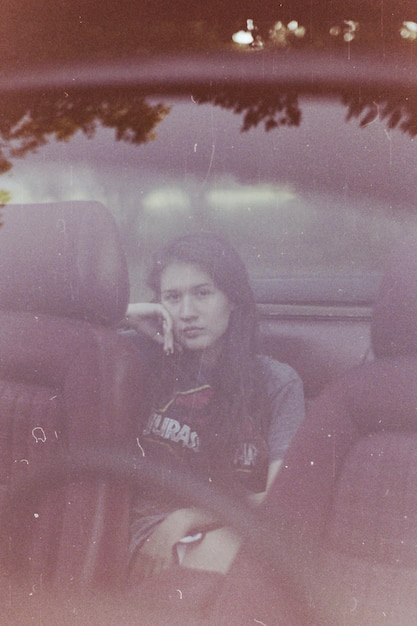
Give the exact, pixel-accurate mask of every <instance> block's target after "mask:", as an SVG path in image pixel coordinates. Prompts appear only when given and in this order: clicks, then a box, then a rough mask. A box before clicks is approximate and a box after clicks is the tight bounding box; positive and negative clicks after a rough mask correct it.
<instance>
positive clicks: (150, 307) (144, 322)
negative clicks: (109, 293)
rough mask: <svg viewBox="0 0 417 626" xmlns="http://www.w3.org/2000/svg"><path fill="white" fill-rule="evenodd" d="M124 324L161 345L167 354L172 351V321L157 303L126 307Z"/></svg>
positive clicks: (136, 304) (140, 303) (141, 303)
mask: <svg viewBox="0 0 417 626" xmlns="http://www.w3.org/2000/svg"><path fill="white" fill-rule="evenodd" d="M124 323H125V325H126V326H127V327H128V328H132V329H133V330H136V331H137V332H140V333H143V334H145V335H147V336H148V337H150V338H151V339H153V340H154V341H156V342H157V343H159V344H161V345H163V347H164V350H165V352H166V353H167V354H171V353H172V352H173V351H174V333H173V324H172V319H171V316H170V314H169V313H168V311H167V310H166V309H165V308H164V307H163V306H162V304H159V303H158V302H136V303H134V304H129V306H128V307H127V311H126V315H125V318H124Z"/></svg>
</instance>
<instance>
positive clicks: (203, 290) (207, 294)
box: [197, 287, 211, 298]
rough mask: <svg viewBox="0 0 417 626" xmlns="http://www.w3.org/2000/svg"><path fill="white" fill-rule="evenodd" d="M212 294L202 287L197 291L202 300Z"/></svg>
mask: <svg viewBox="0 0 417 626" xmlns="http://www.w3.org/2000/svg"><path fill="white" fill-rule="evenodd" d="M210 293H211V291H210V289H208V288H207V287H201V288H200V289H199V290H198V291H197V295H198V296H199V297H200V298H205V297H206V296H209V295H210Z"/></svg>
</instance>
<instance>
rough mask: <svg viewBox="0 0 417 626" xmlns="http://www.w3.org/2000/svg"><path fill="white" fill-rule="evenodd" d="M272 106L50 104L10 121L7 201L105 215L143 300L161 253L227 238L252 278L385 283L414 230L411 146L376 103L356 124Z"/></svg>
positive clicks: (344, 108) (332, 106)
mask: <svg viewBox="0 0 417 626" xmlns="http://www.w3.org/2000/svg"><path fill="white" fill-rule="evenodd" d="M96 98H97V96H96ZM207 100H211V101H207ZM213 101H214V104H213ZM87 103H88V104H87ZM267 105H268V106H266V105H265V106H264V108H262V103H261V104H253V103H250V102H249V103H248V104H246V103H243V104H242V105H241V106H239V105H236V102H235V101H233V99H231V98H229V99H228V98H227V97H218V98H217V99H216V98H213V97H212V98H207V97H201V96H200V97H199V96H197V95H193V94H189V96H187V97H184V98H181V99H179V98H172V97H167V96H159V97H146V98H144V97H141V96H140V94H139V95H137V94H135V96H132V95H130V96H129V98H123V97H122V96H119V97H114V98H113V99H106V98H104V97H98V99H96V101H94V99H91V98H90V99H89V98H88V94H85V95H83V97H80V98H79V99H78V100H77V99H76V98H75V99H71V97H70V96H69V95H68V94H64V96H63V97H62V96H60V99H57V101H56V102H54V101H53V100H52V101H51V103H50V104H49V105H48V104H47V101H46V100H45V99H44V98H42V99H41V100H40V101H39V102H38V103H37V105H36V106H34V107H32V108H31V109H26V108H25V106H24V105H22V106H21V111H18V113H16V112H15V110H14V118H13V119H11V118H12V116H11V114H10V115H9V118H7V117H5V118H4V120H3V127H2V130H3V133H2V134H3V138H5V139H6V140H8V141H5V142H4V143H3V170H7V171H5V172H4V173H3V175H2V179H1V181H0V189H1V194H2V197H3V199H5V200H7V201H10V202H11V203H18V204H19V203H40V202H55V201H61V200H99V201H101V202H102V203H103V204H104V205H106V206H107V207H108V208H109V209H110V210H111V211H112V212H113V214H114V215H115V217H116V219H117V222H118V224H119V228H120V231H121V234H122V238H123V243H124V246H125V249H126V251H127V255H128V260H129V267H130V279H131V294H132V298H133V299H135V298H139V297H142V296H143V277H144V271H145V270H146V262H147V261H148V260H149V257H150V255H151V253H152V251H153V250H155V249H156V248H157V247H158V246H159V245H160V244H161V243H163V242H164V241H166V240H167V239H169V238H170V237H172V236H173V235H176V234H180V233H182V232H189V231H192V230H201V229H203V230H220V231H221V232H223V233H226V234H227V236H228V237H229V238H230V239H231V240H232V242H233V243H234V244H235V245H236V246H237V248H238V249H239V251H240V252H241V254H242V255H243V258H244V259H245V261H246V263H247V266H248V269H249V272H250V274H251V276H252V277H254V278H276V277H279V276H286V277H299V276H304V277H305V276H310V277H323V276H330V275H331V276H335V275H336V276H342V275H343V276H356V275H373V274H374V273H375V272H378V271H379V269H380V267H381V264H382V263H383V261H384V259H385V257H386V255H387V252H388V250H389V248H390V247H391V245H392V242H393V241H394V240H395V239H396V238H397V237H398V236H399V235H401V233H403V232H410V231H413V230H414V229H415V228H416V224H417V222H416V216H415V215H414V213H413V209H414V207H415V203H416V191H415V185H414V177H415V167H416V156H417V152H416V147H417V145H416V139H415V138H414V136H413V134H412V133H410V132H406V131H405V130H402V129H401V126H400V127H399V128H398V127H397V128H390V127H389V124H387V122H386V119H383V117H384V116H383V115H382V114H381V111H382V105H380V104H379V103H378V102H371V103H370V104H369V106H367V108H365V107H363V108H362V110H361V109H360V108H359V109H356V111H355V108H354V106H353V105H352V103H350V105H349V104H346V103H344V102H342V101H341V100H340V99H336V98H334V99H324V98H312V97H305V96H298V95H297V94H283V96H277V97H276V98H275V99H274V100H271V101H270V102H267ZM9 106H10V105H9ZM48 106H49V108H48ZM236 111H237V112H236ZM355 113H356V115H355ZM54 115H55V117H54ZM10 119H11V121H10ZM6 122H7V123H8V126H7V123H6ZM10 127H11V130H10ZM5 129H7V131H8V134H7V132H6V131H5ZM13 132H14V134H13Z"/></svg>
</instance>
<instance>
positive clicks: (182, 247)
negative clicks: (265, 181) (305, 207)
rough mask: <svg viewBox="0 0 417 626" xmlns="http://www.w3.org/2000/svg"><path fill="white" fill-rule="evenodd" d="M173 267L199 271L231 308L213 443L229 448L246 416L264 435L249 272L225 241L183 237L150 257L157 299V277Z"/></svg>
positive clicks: (217, 382)
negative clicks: (180, 265) (193, 267)
mask: <svg viewBox="0 0 417 626" xmlns="http://www.w3.org/2000/svg"><path fill="white" fill-rule="evenodd" d="M174 262H183V263H190V264H193V265H196V266H198V267H199V268H200V269H201V270H203V271H204V272H206V273H207V274H208V275H209V276H210V277H211V278H212V280H213V282H214V284H215V285H216V287H218V288H219V289H220V290H221V291H222V292H223V293H224V294H225V295H226V296H227V297H228V298H229V300H230V301H231V302H232V303H233V305H234V307H233V311H232V312H231V316H230V321H229V326H228V330H227V337H226V342H225V346H224V348H223V351H222V353H221V355H220V357H219V360H218V362H217V364H216V368H215V369H216V371H215V379H214V380H215V383H214V386H215V400H214V403H213V422H214V423H213V428H214V430H213V433H212V435H213V438H214V437H215V438H216V441H217V442H225V445H231V444H232V442H233V437H234V435H235V433H237V432H238V431H239V424H240V423H242V421H243V419H244V418H245V417H247V416H248V415H250V416H251V417H252V418H253V419H255V420H256V419H257V416H259V418H258V419H257V421H258V422H259V423H258V426H259V429H262V431H263V430H264V429H263V425H262V423H261V422H262V420H264V419H266V418H267V416H266V415H265V407H264V402H263V400H264V398H265V394H264V390H263V385H262V382H261V376H260V372H259V364H258V361H257V359H256V354H257V330H258V321H257V311H256V304H255V298H254V294H253V291H252V288H251V286H250V283H249V277H248V273H247V270H246V267H245V265H244V263H243V261H242V259H241V257H240V256H239V254H238V252H237V251H236V250H235V248H234V247H233V246H232V245H231V244H230V242H229V241H228V240H227V239H225V238H224V237H222V236H219V235H217V234H213V233H206V232H205V233H195V234H188V235H184V236H182V237H178V238H177V239H174V240H173V241H171V242H170V243H168V245H167V246H165V247H164V248H162V250H160V251H159V252H158V253H157V254H156V255H155V256H154V258H153V264H152V267H151V270H150V273H149V277H148V286H149V287H150V288H151V289H152V290H153V291H154V293H155V295H156V297H157V298H158V299H159V297H160V284H161V274H162V272H163V271H164V269H165V268H166V267H168V265H170V264H171V263H174ZM218 435H221V436H218ZM213 441H214V439H213Z"/></svg>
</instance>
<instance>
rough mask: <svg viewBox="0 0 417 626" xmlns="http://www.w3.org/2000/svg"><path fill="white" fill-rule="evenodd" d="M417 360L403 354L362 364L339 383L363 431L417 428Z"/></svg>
mask: <svg viewBox="0 0 417 626" xmlns="http://www.w3.org/2000/svg"><path fill="white" fill-rule="evenodd" d="M416 380H417V359H416V358H414V357H406V356H400V357H396V358H387V359H376V360H375V361H373V362H371V363H367V364H364V365H360V366H359V367H356V368H354V369H352V370H350V371H349V372H347V373H346V375H345V376H343V377H342V379H341V380H340V381H338V383H337V387H336V388H337V389H339V390H340V392H341V394H342V396H343V398H344V404H345V406H346V408H347V409H348V411H349V413H350V415H351V419H352V420H353V422H354V423H356V425H357V426H358V428H359V430H360V431H361V432H362V433H372V432H380V431H386V430H396V431H402V432H404V431H407V432H411V431H412V432H416V431H417V385H416Z"/></svg>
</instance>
